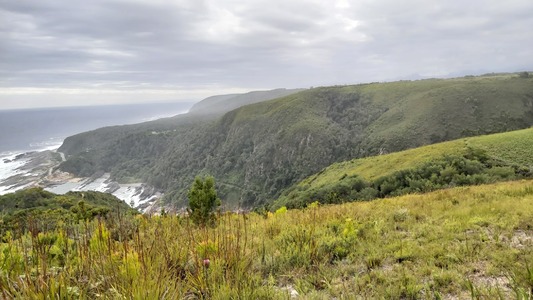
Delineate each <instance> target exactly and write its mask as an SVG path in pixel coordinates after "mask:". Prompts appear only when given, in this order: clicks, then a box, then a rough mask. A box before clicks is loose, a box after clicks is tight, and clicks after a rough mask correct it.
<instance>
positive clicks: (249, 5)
mask: <svg viewBox="0 0 533 300" xmlns="http://www.w3.org/2000/svg"><path fill="white" fill-rule="evenodd" d="M532 11H533V2H532V1H530V0H509V1H493V0H486V1H485V0H483V1H481V0H473V1H466V2H465V1H455V0H453V1H436V0H430V1H428V0H409V1H393V0H380V1H373V0H359V1H349V0H337V1H325V0H324V1H319V0H307V1H303V0H291V1H285V0H283V1H281V0H270V1H266V0H247V1H236V0H175V1H163V0H133V1H132V0H129V1H126V0H92V1H81V0H72V1H59V0H47V1H41V0H25V1H11V0H0V20H2V21H1V22H0V54H1V55H0V101H1V102H0V109H1V108H10V107H16V106H19V107H22V106H48V105H79V104H92V103H111V102H113V103H117V102H146V101H151V100H154V101H161V100H199V99H200V98H202V97H206V96H209V95H211V94H218V93H227V92H239V91H246V90H250V89H260V88H277V87H287V88H292V87H308V86H318V85H331V84H348V83H357V82H369V81H385V80H395V79H405V78H419V77H441V76H453V75H464V74H477V73H483V72H493V71H494V72H498V71H519V70H531V69H533V55H531V50H530V48H531V45H532V44H533V30H531V28H533V18H532V17H531V12H532Z"/></svg>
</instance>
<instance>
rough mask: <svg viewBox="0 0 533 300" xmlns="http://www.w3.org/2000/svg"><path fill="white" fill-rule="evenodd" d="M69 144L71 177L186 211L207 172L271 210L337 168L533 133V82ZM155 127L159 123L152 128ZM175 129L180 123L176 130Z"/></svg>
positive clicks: (301, 105) (464, 82)
mask: <svg viewBox="0 0 533 300" xmlns="http://www.w3.org/2000/svg"><path fill="white" fill-rule="evenodd" d="M179 120H180V121H179V122H177V123H170V122H167V123H166V125H168V126H166V127H160V128H156V127H154V126H152V125H150V126H147V125H142V124H141V125H137V126H135V127H118V128H107V129H102V130H96V131H93V132H90V133H85V134H80V135H76V136H73V137H70V138H68V139H67V140H66V141H65V143H64V145H63V146H62V147H61V148H60V151H63V152H66V153H67V154H68V155H69V157H68V160H67V162H66V163H64V164H63V165H62V167H61V168H62V169H63V170H65V171H69V172H73V173H76V174H84V175H90V174H92V173H96V172H111V174H112V176H113V177H114V178H115V179H118V180H121V181H139V180H142V181H145V182H148V183H149V184H152V185H154V186H155V187H157V188H158V189H160V190H161V191H163V192H165V199H164V200H165V201H166V203H167V204H172V205H175V206H177V207H182V206H184V205H186V203H187V199H186V197H185V195H186V189H187V187H188V186H189V185H190V183H191V182H192V180H193V178H194V176H196V175H198V174H205V173H208V174H211V175H213V176H214V177H215V178H216V179H217V183H218V184H219V186H218V188H219V190H220V195H221V197H222V199H224V200H225V201H224V202H225V203H226V205H227V208H234V207H254V206H257V205H261V204H268V203H271V201H272V199H275V198H277V197H278V196H279V195H280V193H281V192H282V191H283V190H284V189H285V188H287V187H289V186H291V185H293V184H294V183H296V182H299V181H301V180H303V179H304V178H306V177H308V176H309V175H311V174H314V173H316V172H318V171H320V170H321V169H323V168H324V167H326V166H329V165H331V164H332V163H335V162H340V161H345V160H349V159H353V158H360V157H367V156H371V155H376V154H379V153H387V152H396V151H401V150H405V149H409V148H415V147H419V146H423V145H428V144H432V143H436V142H440V141H445V140H453V139H458V138H462V137H467V136H475V135H481V134H488V133H496V132H504V131H511V130H516V129H522V128H528V127H530V126H531V125H533V78H520V77H519V76H518V75H517V74H500V75H487V76H480V77H465V78H455V79H428V80H419V81H400V82H392V83H372V84H360V85H352V86H334V87H320V88H313V89H309V90H305V91H301V92H298V93H294V94H291V95H288V96H285V97H282V98H278V99H274V100H270V101H263V102H260V103H256V104H252V105H246V106H242V107H240V108H238V109H235V110H233V111H230V112H228V113H226V114H224V115H222V116H220V117H216V118H215V117H213V118H204V119H201V118H197V117H194V116H193V115H191V114H188V115H184V116H183V117H182V118H179ZM151 124H153V123H151ZM172 124H174V125H172Z"/></svg>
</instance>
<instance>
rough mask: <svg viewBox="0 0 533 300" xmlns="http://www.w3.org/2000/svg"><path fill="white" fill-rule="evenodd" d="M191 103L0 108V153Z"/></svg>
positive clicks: (53, 143) (136, 120) (178, 111)
mask: <svg viewBox="0 0 533 300" xmlns="http://www.w3.org/2000/svg"><path fill="white" fill-rule="evenodd" d="M192 105H193V103H157V104H153V103H151V104H128V105H106V106H87V107H61V108H35V109H21V110H0V156H4V155H9V154H13V153H22V152H28V151H38V150H43V149H47V148H50V147H54V146H57V147H59V146H60V145H61V143H62V142H63V140H64V139H65V138H66V137H68V136H70V135H74V134H76V133H80V132H84V131H88V130H93V129H97V128H100V127H104V126H111V125H123V124H134V123H140V122H145V121H151V120H155V119H158V118H164V117H171V116H174V115H178V114H182V113H186V112H187V111H188V110H189V108H190V107H191V106H192Z"/></svg>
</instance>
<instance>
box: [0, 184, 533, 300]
mask: <svg viewBox="0 0 533 300" xmlns="http://www.w3.org/2000/svg"><path fill="white" fill-rule="evenodd" d="M344 179H345V178H344ZM532 185H533V182H532V181H530V180H529V181H526V180H521V181H515V182H506V183H498V184H491V185H484V186H475V187H462V188H451V189H446V190H440V191H436V192H432V193H429V194H423V195H407V196H402V197H395V198H388V199H381V200H377V201H369V202H356V203H346V204H341V205H318V203H316V202H313V203H311V204H310V205H308V206H307V207H306V208H304V209H300V210H287V209H285V208H284V209H282V210H280V211H279V213H275V214H273V213H266V214H263V215H259V214H256V213H248V214H242V213H241V214H236V213H225V214H221V215H220V217H219V220H218V223H219V225H218V226H217V227H209V226H206V227H195V226H190V222H189V219H188V218H190V217H187V216H173V215H165V216H147V215H131V214H128V213H124V212H122V213H119V212H113V216H114V217H113V218H105V217H103V218H102V217H101V218H94V219H92V220H81V221H79V222H78V221H71V222H64V223H62V224H58V226H55V227H50V228H47V229H43V230H41V231H39V232H37V231H31V230H29V231H27V232H24V233H23V234H21V235H19V236H15V235H13V234H12V233H11V232H9V231H8V232H5V233H3V239H2V242H1V243H0V295H1V296H0V297H1V298H5V299H98V298H99V299H288V298H290V297H291V296H290V295H291V294H293V295H294V294H295V293H298V297H299V298H302V299H332V298H339V299H351V298H352V297H353V296H354V295H357V296H358V297H361V298H363V299H382V298H384V299H426V298H436V299H440V298H454V299H455V298H456V299H466V298H469V297H473V298H483V299H512V298H527V297H529V294H530V292H531V289H532V287H533V280H532V278H533V276H532V274H533V271H532V267H531V266H532V264H533V260H532V258H533V251H532V249H533V247H532V246H533V245H532V241H533V233H532V229H533V223H532V220H533V219H532V218H533V205H532V204H533V189H532V188H531V186H532ZM35 193H37V194H39V193H38V191H33V194H34V195H35ZM44 195H45V196H47V197H48V196H49V195H46V194H44ZM19 196H20V195H19ZM86 198H87V197H86ZM457 199H459V200H457ZM89 201H90V200H84V202H77V203H74V204H73V206H72V207H77V208H79V209H80V211H84V210H85V211H86V210H87V208H88V205H89V204H88V203H89ZM82 207H85V208H84V209H82ZM30 220H31V218H29V217H28V218H26V219H25V221H30Z"/></svg>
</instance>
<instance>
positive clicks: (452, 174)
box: [278, 148, 532, 208]
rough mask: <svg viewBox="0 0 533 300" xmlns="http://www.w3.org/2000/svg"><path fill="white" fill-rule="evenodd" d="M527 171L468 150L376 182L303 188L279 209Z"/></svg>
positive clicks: (346, 179) (350, 180)
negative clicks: (460, 154) (461, 154)
mask: <svg viewBox="0 0 533 300" xmlns="http://www.w3.org/2000/svg"><path fill="white" fill-rule="evenodd" d="M525 169H527V167H524V166H522V167H520V166H507V165H505V164H504V163H503V162H500V161H498V160H495V159H492V158H490V157H489V156H488V155H487V154H486V153H485V152H484V151H482V150H479V149H473V148H468V150H467V151H466V153H465V154H464V155H463V156H458V155H449V156H444V157H441V158H438V159H434V160H432V161H429V162H426V163H423V164H422V165H420V166H419V167H416V168H412V169H406V170H400V171H397V172H394V173H392V174H390V175H386V176H382V177H379V178H377V179H376V180H374V181H365V180H364V179H362V178H361V177H359V176H357V175H355V176H347V175H343V176H341V178H340V179H339V180H338V181H337V182H332V183H330V184H327V185H324V186H321V187H319V188H313V189H309V190H308V189H305V187H302V186H300V187H298V188H295V189H294V190H292V191H290V192H288V193H287V195H286V196H285V197H284V200H285V201H284V202H282V203H278V205H286V206H287V207H288V208H301V207H305V206H306V205H307V204H308V203H311V202H314V201H319V202H320V203H324V204H326V203H327V204H334V203H343V202H348V201H360V200H370V199H373V198H383V197H388V196H399V195H405V194H409V193H424V192H429V191H433V190H436V189H441V188H447V187H454V186H463V185H476V184H483V183H492V182H497V181H502V180H512V179H517V178H524V177H530V176H531V175H532V174H531V173H530V172H529V171H527V170H525Z"/></svg>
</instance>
